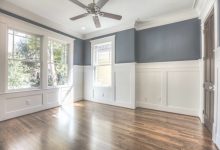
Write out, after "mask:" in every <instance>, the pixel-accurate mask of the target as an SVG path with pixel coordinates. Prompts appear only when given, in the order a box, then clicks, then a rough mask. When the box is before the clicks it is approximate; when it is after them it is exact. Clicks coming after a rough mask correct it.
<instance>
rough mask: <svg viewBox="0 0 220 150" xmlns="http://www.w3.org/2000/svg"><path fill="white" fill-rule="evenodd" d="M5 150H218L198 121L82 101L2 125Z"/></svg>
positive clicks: (0, 135) (0, 141) (1, 144)
mask: <svg viewBox="0 0 220 150" xmlns="http://www.w3.org/2000/svg"><path fill="white" fill-rule="evenodd" d="M0 150H216V148H215V146H214V144H213V143H212V141H211V137H210V135H209V133H208V131H207V129H206V128H204V126H203V125H202V124H201V123H200V121H199V119H198V118H195V117H190V116H184V115H177V114H172V113H165V112H159V111H153V110H148V109H141V108H138V109H136V110H129V109H124V108H118V107H113V106H108V105H102V104H97V103H92V102H86V101H81V102H78V103H75V104H74V105H73V106H65V107H62V108H55V109H51V110H47V111H42V112H38V113H34V114H31V115H27V116H23V117H19V118H15V119H11V120H8V121H4V122H1V123H0Z"/></svg>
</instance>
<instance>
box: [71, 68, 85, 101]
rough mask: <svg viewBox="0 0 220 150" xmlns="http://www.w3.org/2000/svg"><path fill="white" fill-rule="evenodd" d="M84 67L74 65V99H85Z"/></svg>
mask: <svg viewBox="0 0 220 150" xmlns="http://www.w3.org/2000/svg"><path fill="white" fill-rule="evenodd" d="M83 72H84V67H83V66H74V67H73V83H74V84H73V86H74V101H79V100H83V80H84V75H83Z"/></svg>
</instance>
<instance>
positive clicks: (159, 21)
mask: <svg viewBox="0 0 220 150" xmlns="http://www.w3.org/2000/svg"><path fill="white" fill-rule="evenodd" d="M198 17H199V15H198V13H197V11H195V10H194V9H187V10H181V11H177V12H172V13H169V14H166V15H162V16H158V17H153V18H150V19H149V18H148V20H146V21H142V22H139V21H137V22H135V21H134V20H133V21H131V22H132V23H125V24H123V25H119V26H116V27H112V28H108V29H103V30H99V31H96V32H92V33H88V34H85V35H84V36H83V39H84V40H86V39H91V38H95V37H99V36H103V35H107V34H110V33H116V32H119V31H123V30H128V29H136V30H143V29H148V28H152V27H157V26H162V25H167V24H171V23H176V22H180V21H184V20H189V19H193V18H198Z"/></svg>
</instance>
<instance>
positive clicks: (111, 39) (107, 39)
mask: <svg viewBox="0 0 220 150" xmlns="http://www.w3.org/2000/svg"><path fill="white" fill-rule="evenodd" d="M90 42H91V65H92V68H93V69H92V70H93V81H92V82H93V87H95V88H110V87H114V65H115V35H112V36H108V37H104V38H100V39H96V40H92V41H90ZM108 42H111V43H112V58H111V59H112V64H111V72H112V73H111V74H112V75H111V86H97V85H95V84H94V83H95V82H94V81H95V62H94V60H95V55H94V53H95V50H94V46H95V45H98V44H103V43H108Z"/></svg>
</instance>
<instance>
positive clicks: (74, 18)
mask: <svg viewBox="0 0 220 150" xmlns="http://www.w3.org/2000/svg"><path fill="white" fill-rule="evenodd" d="M88 15H89V14H88V13H85V14H81V15H78V16H75V17H72V18H70V20H73V21H74V20H77V19H80V18H83V17H86V16H88Z"/></svg>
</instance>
